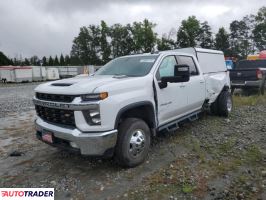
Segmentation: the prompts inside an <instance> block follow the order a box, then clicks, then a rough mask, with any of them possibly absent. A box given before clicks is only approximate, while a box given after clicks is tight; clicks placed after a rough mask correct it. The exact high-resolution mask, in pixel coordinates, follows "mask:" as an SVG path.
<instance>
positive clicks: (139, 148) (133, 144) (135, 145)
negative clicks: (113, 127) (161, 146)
mask: <svg viewBox="0 0 266 200" xmlns="http://www.w3.org/2000/svg"><path fill="white" fill-rule="evenodd" d="M144 148H145V135H144V132H143V130H141V129H137V130H135V131H134V132H133V133H132V135H131V138H130V141H129V153H130V155H131V156H133V157H137V156H138V155H139V154H141V153H142V152H143V150H144Z"/></svg>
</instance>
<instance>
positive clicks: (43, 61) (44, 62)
mask: <svg viewBox="0 0 266 200" xmlns="http://www.w3.org/2000/svg"><path fill="white" fill-rule="evenodd" d="M42 66H47V59H46V57H45V56H43V58H42Z"/></svg>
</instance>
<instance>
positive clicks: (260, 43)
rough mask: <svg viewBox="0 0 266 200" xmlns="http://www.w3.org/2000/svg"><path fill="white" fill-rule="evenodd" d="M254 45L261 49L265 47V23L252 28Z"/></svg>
mask: <svg viewBox="0 0 266 200" xmlns="http://www.w3.org/2000/svg"><path fill="white" fill-rule="evenodd" d="M253 34H254V41H255V44H256V47H257V48H258V49H259V50H260V51H262V50H265V49H266V23H261V24H258V25H256V27H255V29H254V30H253Z"/></svg>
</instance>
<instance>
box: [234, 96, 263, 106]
mask: <svg viewBox="0 0 266 200" xmlns="http://www.w3.org/2000/svg"><path fill="white" fill-rule="evenodd" d="M233 102H234V105H235V106H255V105H258V104H266V95H264V96H262V95H252V96H233Z"/></svg>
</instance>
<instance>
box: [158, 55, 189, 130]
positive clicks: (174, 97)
mask: <svg viewBox="0 0 266 200" xmlns="http://www.w3.org/2000/svg"><path fill="white" fill-rule="evenodd" d="M175 65H177V60H176V57H175V56H174V55H169V56H166V57H164V58H163V60H162V61H161V63H160V65H159V68H158V70H157V72H156V81H157V84H155V85H156V91H157V100H158V121H159V125H163V124H166V123H168V122H171V121H172V120H175V119H177V118H179V117H181V115H182V114H183V113H184V112H185V111H186V107H187V99H188V98H187V93H186V92H185V91H184V90H185V88H184V83H167V87H165V88H160V87H159V82H160V80H161V78H162V77H166V76H168V77H169V76H174V75H175V74H174V71H175ZM156 81H155V82H156Z"/></svg>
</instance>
